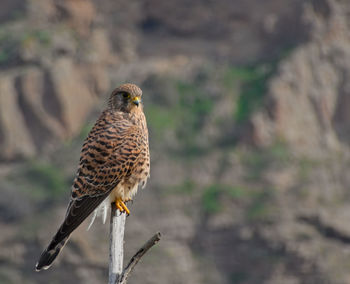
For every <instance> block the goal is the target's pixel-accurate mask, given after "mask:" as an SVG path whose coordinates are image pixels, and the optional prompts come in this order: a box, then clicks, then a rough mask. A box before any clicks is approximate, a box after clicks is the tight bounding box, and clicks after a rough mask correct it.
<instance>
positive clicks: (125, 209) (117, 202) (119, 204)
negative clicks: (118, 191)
mask: <svg viewBox="0 0 350 284" xmlns="http://www.w3.org/2000/svg"><path fill="white" fill-rule="evenodd" d="M115 206H116V207H117V208H118V210H119V211H120V213H123V212H125V213H126V214H128V215H130V210H129V209H128V207H126V205H125V203H124V202H123V200H121V199H120V198H118V199H116V200H115Z"/></svg>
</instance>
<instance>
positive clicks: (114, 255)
mask: <svg viewBox="0 0 350 284" xmlns="http://www.w3.org/2000/svg"><path fill="white" fill-rule="evenodd" d="M125 218H126V214H125V213H123V214H120V213H119V211H118V210H117V208H116V206H115V203H112V204H111V220H110V240H109V282H108V283H109V284H116V283H119V279H120V276H121V274H122V272H123V258H124V230H125Z"/></svg>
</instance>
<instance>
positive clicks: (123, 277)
mask: <svg viewBox="0 0 350 284" xmlns="http://www.w3.org/2000/svg"><path fill="white" fill-rule="evenodd" d="M125 218H126V214H120V213H118V210H117V209H116V206H115V204H114V203H113V204H112V206H111V221H110V241H109V282H108V283H109V284H126V282H127V280H128V277H129V275H130V273H131V272H132V271H133V269H134V268H135V266H136V264H137V263H138V262H139V260H140V259H141V257H142V256H143V255H144V254H145V253H146V252H147V251H148V250H149V249H150V248H151V247H153V246H154V245H155V244H156V243H157V242H158V241H159V240H160V237H161V233H160V232H158V233H156V234H155V235H154V236H153V237H152V238H150V239H149V240H148V241H147V242H146V243H145V244H144V245H143V246H142V247H141V248H140V249H139V250H138V251H137V253H136V254H135V255H134V256H133V257H132V258H131V260H130V261H129V263H128V265H127V266H126V267H125V268H124V270H123V257H124V230H125Z"/></svg>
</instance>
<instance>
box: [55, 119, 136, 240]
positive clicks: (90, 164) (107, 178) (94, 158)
mask: <svg viewBox="0 0 350 284" xmlns="http://www.w3.org/2000/svg"><path fill="white" fill-rule="evenodd" d="M107 121H108V120H106V119H101V118H100V119H99V120H98V121H97V122H96V125H95V126H94V128H93V129H92V130H91V132H90V134H89V136H88V137H87V139H86V140H85V143H84V145H83V148H82V152H81V158H80V164H79V168H78V171H77V175H76V177H75V179H74V182H73V186H72V195H71V200H70V203H69V206H68V209H67V213H66V217H65V220H64V222H63V223H62V225H61V227H60V228H59V230H58V232H57V234H56V235H55V237H54V239H53V242H54V243H56V244H57V243H60V242H61V241H62V240H63V239H65V237H67V236H68V235H70V234H71V233H72V232H73V231H74V230H75V229H76V228H77V227H78V226H79V225H80V224H81V223H82V222H83V221H84V220H85V219H86V218H87V217H88V216H89V215H90V213H91V212H93V211H94V209H96V208H97V207H98V205H99V204H100V203H101V202H102V201H103V200H104V199H105V198H107V196H108V195H109V193H110V192H111V191H112V190H113V189H114V188H115V187H116V186H117V185H118V183H119V182H120V181H121V180H122V179H123V177H125V176H127V175H128V174H129V173H130V170H131V161H129V157H130V156H131V155H132V154H137V152H138V151H139V150H138V147H137V144H138V140H139V138H138V132H139V131H138V129H137V127H135V126H134V125H132V124H131V123H130V122H129V121H127V120H119V121H117V123H114V124H111V123H108V122H107Z"/></svg>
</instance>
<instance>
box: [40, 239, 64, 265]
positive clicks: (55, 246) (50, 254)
mask: <svg viewBox="0 0 350 284" xmlns="http://www.w3.org/2000/svg"><path fill="white" fill-rule="evenodd" d="M68 239H69V235H68V236H66V237H65V238H64V239H63V240H62V241H60V242H59V243H57V242H56V241H55V238H54V239H53V240H52V241H51V243H50V244H49V246H48V247H47V248H46V249H45V250H44V251H43V253H42V254H41V256H40V258H39V261H38V262H37V264H36V265H35V270H36V271H40V270H41V269H48V268H49V267H50V266H51V264H52V262H53V261H54V260H55V259H56V257H57V256H58V254H59V253H60V251H61V249H62V248H63V247H64V245H65V244H66V242H67V241H68Z"/></svg>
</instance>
